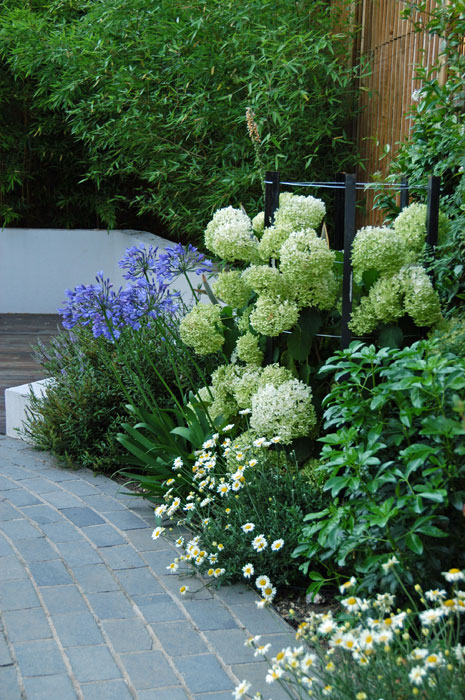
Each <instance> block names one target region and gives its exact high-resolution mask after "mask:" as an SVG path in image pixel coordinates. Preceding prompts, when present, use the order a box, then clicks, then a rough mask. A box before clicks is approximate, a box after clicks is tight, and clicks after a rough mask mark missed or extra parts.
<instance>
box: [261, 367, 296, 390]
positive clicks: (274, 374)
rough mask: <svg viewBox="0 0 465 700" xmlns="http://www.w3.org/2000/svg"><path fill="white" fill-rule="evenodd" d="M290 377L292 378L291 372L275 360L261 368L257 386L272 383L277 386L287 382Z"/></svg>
mask: <svg viewBox="0 0 465 700" xmlns="http://www.w3.org/2000/svg"><path fill="white" fill-rule="evenodd" d="M290 379H293V375H292V372H291V371H290V370H289V369H286V367H282V366H281V365H279V364H278V363H277V362H275V363H273V364H272V365H267V366H266V367H264V368H263V371H262V373H261V375H260V382H259V386H265V384H272V385H273V386H274V387H278V386H281V384H284V382H288V381H289V380H290Z"/></svg>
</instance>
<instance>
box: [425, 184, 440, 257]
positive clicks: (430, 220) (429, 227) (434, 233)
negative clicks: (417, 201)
mask: <svg viewBox="0 0 465 700" xmlns="http://www.w3.org/2000/svg"><path fill="white" fill-rule="evenodd" d="M440 190H441V178H440V177H438V176H437V175H431V176H430V177H429V178H428V202H427V208H426V243H427V244H428V245H429V246H430V247H431V248H433V249H434V248H435V247H436V246H437V243H438V224H439V197H440Z"/></svg>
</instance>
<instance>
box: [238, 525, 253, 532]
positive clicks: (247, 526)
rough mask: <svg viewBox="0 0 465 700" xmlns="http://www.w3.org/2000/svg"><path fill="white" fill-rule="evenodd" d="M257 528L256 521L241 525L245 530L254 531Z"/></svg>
mask: <svg viewBox="0 0 465 700" xmlns="http://www.w3.org/2000/svg"><path fill="white" fill-rule="evenodd" d="M254 529H255V525H254V523H245V524H244V525H241V530H242V531H243V532H252V531H253V530H254Z"/></svg>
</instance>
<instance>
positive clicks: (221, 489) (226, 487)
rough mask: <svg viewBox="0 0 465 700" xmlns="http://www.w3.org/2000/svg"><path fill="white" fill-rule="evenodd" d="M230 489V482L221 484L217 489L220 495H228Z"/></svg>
mask: <svg viewBox="0 0 465 700" xmlns="http://www.w3.org/2000/svg"><path fill="white" fill-rule="evenodd" d="M229 489H230V486H229V484H220V485H219V486H218V488H217V489H216V491H217V493H219V494H220V496H226V494H227V493H228V491H229Z"/></svg>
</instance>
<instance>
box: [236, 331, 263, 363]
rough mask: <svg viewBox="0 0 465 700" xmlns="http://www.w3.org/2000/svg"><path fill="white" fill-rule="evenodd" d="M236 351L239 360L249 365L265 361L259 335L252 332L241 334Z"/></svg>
mask: <svg viewBox="0 0 465 700" xmlns="http://www.w3.org/2000/svg"><path fill="white" fill-rule="evenodd" d="M236 351H237V356H238V358H239V360H241V361H242V362H245V363H246V364H247V365H257V366H260V365H261V364H262V362H263V358H264V354H263V352H262V351H261V350H260V347H259V337H258V335H253V334H252V333H246V334H245V335H241V336H240V338H238V340H237V343H236Z"/></svg>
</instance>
